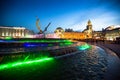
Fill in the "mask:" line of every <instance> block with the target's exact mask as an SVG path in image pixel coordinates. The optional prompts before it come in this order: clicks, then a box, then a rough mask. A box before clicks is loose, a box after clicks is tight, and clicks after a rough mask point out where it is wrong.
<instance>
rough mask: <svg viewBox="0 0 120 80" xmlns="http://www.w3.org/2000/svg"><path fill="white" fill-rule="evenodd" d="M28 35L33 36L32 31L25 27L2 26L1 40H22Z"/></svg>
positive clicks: (0, 27) (0, 30)
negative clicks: (9, 38) (8, 38)
mask: <svg viewBox="0 0 120 80" xmlns="http://www.w3.org/2000/svg"><path fill="white" fill-rule="evenodd" d="M28 34H33V33H32V31H30V30H28V29H26V28H24V27H4V26H0V38H5V37H13V38H22V37H25V36H26V35H28Z"/></svg>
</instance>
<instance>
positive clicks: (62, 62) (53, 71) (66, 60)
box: [0, 46, 107, 80]
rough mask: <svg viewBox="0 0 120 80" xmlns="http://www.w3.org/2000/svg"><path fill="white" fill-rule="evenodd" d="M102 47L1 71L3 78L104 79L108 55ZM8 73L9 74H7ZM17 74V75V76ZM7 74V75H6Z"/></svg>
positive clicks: (45, 79)
mask: <svg viewBox="0 0 120 80" xmlns="http://www.w3.org/2000/svg"><path fill="white" fill-rule="evenodd" d="M100 51H101V50H100V48H98V47H95V46H93V47H92V49H89V50H84V51H80V52H78V53H76V54H73V55H68V56H63V57H59V58H57V57H56V59H55V60H54V61H51V62H46V64H44V65H41V64H35V65H28V66H26V67H16V68H14V69H12V68H11V69H6V70H4V71H1V73H0V75H2V78H3V80H5V79H16V78H17V79H18V80H21V79H22V80H25V79H26V80H35V79H40V80H80V79H81V80H103V78H104V73H105V72H106V66H107V64H106V63H107V60H106V59H107V58H106V57H107V56H106V53H105V52H104V51H103V53H100ZM6 74H7V75H6ZM15 75H16V76H15ZM6 76H7V77H6Z"/></svg>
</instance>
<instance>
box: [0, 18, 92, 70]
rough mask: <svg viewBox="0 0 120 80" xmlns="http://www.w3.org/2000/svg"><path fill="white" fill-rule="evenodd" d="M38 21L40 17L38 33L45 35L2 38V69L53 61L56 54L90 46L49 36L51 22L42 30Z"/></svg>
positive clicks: (0, 57) (60, 54)
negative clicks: (47, 32)
mask: <svg viewBox="0 0 120 80" xmlns="http://www.w3.org/2000/svg"><path fill="white" fill-rule="evenodd" d="M38 22H39V19H37V22H36V25H37V27H38V29H39V31H40V32H39V33H40V34H38V35H42V36H43V35H44V37H38V38H15V39H12V38H11V37H6V38H5V39H1V40H0V47H1V49H0V64H1V65H0V70H3V69H9V68H12V67H16V66H22V65H28V64H34V63H42V62H46V61H51V60H54V58H55V57H56V56H62V55H66V54H70V53H74V52H76V51H81V50H86V49H89V48H90V45H88V44H81V43H80V44H78V42H74V41H71V40H66V39H56V38H48V37H49V36H52V35H50V34H45V31H47V28H48V26H49V25H50V23H49V24H48V26H47V27H46V28H45V30H44V31H42V30H41V29H40V27H39V26H38ZM47 35H49V36H47ZM46 36H47V38H46Z"/></svg>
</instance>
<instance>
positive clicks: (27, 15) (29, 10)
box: [0, 0, 120, 32]
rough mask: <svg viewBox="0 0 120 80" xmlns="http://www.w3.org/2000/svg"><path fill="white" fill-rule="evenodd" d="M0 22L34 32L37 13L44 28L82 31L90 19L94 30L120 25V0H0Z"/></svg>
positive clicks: (50, 30) (3, 24) (51, 30)
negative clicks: (48, 25)
mask: <svg viewBox="0 0 120 80" xmlns="http://www.w3.org/2000/svg"><path fill="white" fill-rule="evenodd" d="M0 10H1V15H0V19H1V20H0V26H23V27H26V28H28V29H30V30H33V31H35V32H39V31H38V30H37V28H36V25H35V22H36V16H37V17H38V18H39V19H40V26H41V29H42V30H43V29H44V28H45V27H46V26H47V24H48V23H49V22H51V25H50V27H49V28H48V32H53V31H54V30H55V29H56V28H57V27H62V28H63V29H65V28H72V29H73V30H78V31H82V30H84V29H85V28H86V25H87V21H88V20H89V19H90V20H91V22H92V25H93V29H94V30H102V28H106V27H108V26H110V25H120V22H119V21H120V17H119V13H120V10H119V0H114V1H112V0H109V1H108V0H1V2H0Z"/></svg>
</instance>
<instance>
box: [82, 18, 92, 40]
mask: <svg viewBox="0 0 120 80" xmlns="http://www.w3.org/2000/svg"><path fill="white" fill-rule="evenodd" d="M92 32H93V29H92V23H91V21H90V20H89V21H88V23H87V26H86V29H85V30H83V33H85V35H86V38H87V39H89V38H92Z"/></svg>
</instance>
